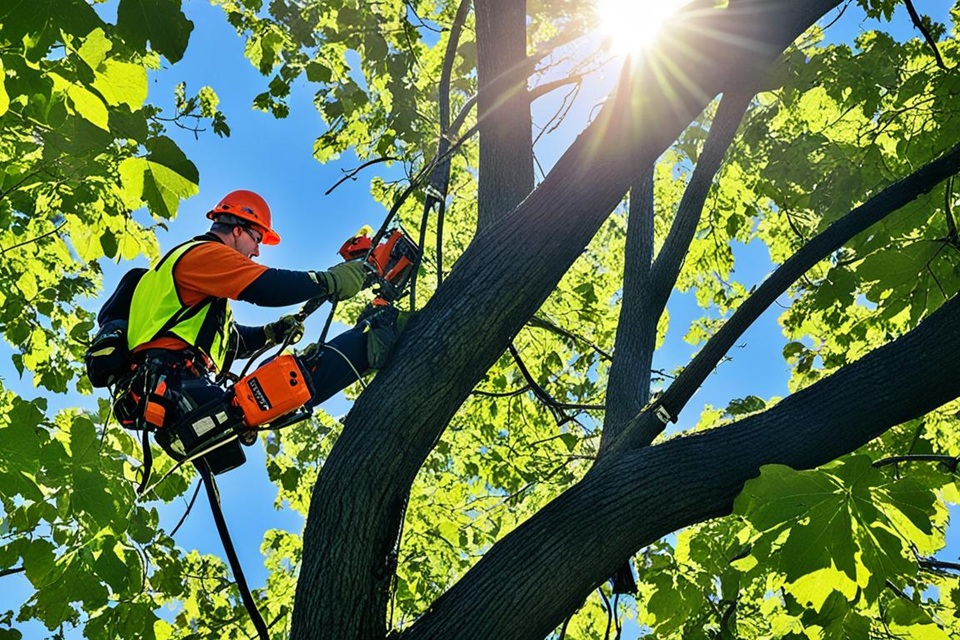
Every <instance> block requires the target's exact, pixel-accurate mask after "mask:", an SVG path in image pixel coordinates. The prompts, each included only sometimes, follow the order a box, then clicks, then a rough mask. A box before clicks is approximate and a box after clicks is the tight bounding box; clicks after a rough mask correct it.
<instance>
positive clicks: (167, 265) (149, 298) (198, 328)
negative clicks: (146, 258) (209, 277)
mask: <svg viewBox="0 0 960 640" xmlns="http://www.w3.org/2000/svg"><path fill="white" fill-rule="evenodd" d="M204 242H209V240H198V239H194V240H191V241H189V242H186V243H184V244H182V245H180V246H178V247H174V248H173V249H172V250H171V251H170V252H169V253H167V255H165V256H164V257H163V258H162V259H161V260H160V262H158V263H157V265H156V266H154V267H153V268H152V269H150V270H149V271H147V272H146V273H145V274H144V275H143V277H142V278H141V279H140V282H139V283H138V284H137V288H136V290H135V291H134V292H133V300H132V301H131V303H130V325H129V328H128V331H127V344H128V346H129V347H130V350H131V351H132V350H133V349H135V348H136V347H138V346H140V345H142V344H145V343H147V342H151V341H153V340H156V339H157V338H161V337H164V336H175V337H177V338H180V339H181V340H183V341H184V342H186V343H187V344H189V345H191V346H193V347H194V348H196V349H198V350H199V351H201V352H202V353H203V354H205V355H206V356H207V357H208V358H210V361H211V362H212V363H213V364H214V366H215V367H216V368H217V370H218V371H220V370H222V368H223V364H224V361H225V360H226V357H227V351H228V349H229V347H230V341H229V340H228V338H229V336H230V331H231V325H232V323H233V314H232V313H231V311H230V306H229V305H228V304H227V299H226V298H213V297H210V298H207V299H206V300H204V301H202V302H200V303H199V304H196V305H194V306H192V307H188V306H186V305H184V304H183V302H182V301H181V300H180V296H179V295H178V294H177V286H176V283H175V281H174V279H173V269H174V267H175V266H176V265H177V262H178V261H179V260H180V258H182V257H183V256H184V254H186V253H187V252H188V251H190V250H191V249H193V248H194V247H199V246H200V245H201V244H203V243H204ZM170 323H172V324H170ZM165 326H168V328H167V329H166V330H163V329H164V327H165Z"/></svg>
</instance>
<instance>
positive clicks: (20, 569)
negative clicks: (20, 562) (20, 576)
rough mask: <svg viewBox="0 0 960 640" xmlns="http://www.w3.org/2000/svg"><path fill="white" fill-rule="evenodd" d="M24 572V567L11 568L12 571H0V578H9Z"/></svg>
mask: <svg viewBox="0 0 960 640" xmlns="http://www.w3.org/2000/svg"><path fill="white" fill-rule="evenodd" d="M24 571H26V569H25V568H24V567H13V568H12V569H4V570H2V571H0V578H3V577H4V576H10V575H13V574H15V573H23V572H24Z"/></svg>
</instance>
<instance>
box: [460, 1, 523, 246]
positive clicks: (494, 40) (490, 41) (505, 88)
mask: <svg viewBox="0 0 960 640" xmlns="http://www.w3.org/2000/svg"><path fill="white" fill-rule="evenodd" d="M474 4H475V12H476V18H477V80H478V83H479V89H478V94H477V125H478V127H479V129H480V156H479V183H478V185H477V197H478V201H477V229H478V230H483V229H485V228H487V227H489V226H490V225H492V224H493V223H494V222H496V221H497V220H498V219H499V218H500V217H501V216H504V215H506V214H508V213H509V212H510V211H512V210H513V209H514V207H516V206H517V205H518V204H519V203H520V201H521V200H523V199H524V198H525V197H526V196H527V194H528V193H530V191H531V190H532V189H533V182H534V180H533V146H532V141H531V137H530V131H531V129H532V126H533V125H532V120H531V116H530V96H529V95H528V93H527V77H528V76H529V73H530V71H529V68H528V64H529V59H528V56H527V26H526V19H527V12H526V6H527V3H526V2H523V1H518V0H476V2H475V3H474Z"/></svg>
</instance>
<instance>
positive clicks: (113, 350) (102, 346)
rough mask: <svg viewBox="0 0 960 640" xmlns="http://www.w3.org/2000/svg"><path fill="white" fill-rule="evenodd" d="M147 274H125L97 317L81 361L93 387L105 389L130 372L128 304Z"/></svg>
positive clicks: (135, 271)
mask: <svg viewBox="0 0 960 640" xmlns="http://www.w3.org/2000/svg"><path fill="white" fill-rule="evenodd" d="M146 272H147V269H144V268H142V267H137V268H134V269H131V270H130V271H127V272H126V273H125V274H124V275H123V277H122V278H120V282H119V283H118V284H117V288H116V290H115V291H114V292H113V294H112V295H111V296H110V297H109V298H108V299H107V301H106V302H105V303H103V307H101V309H100V313H98V314H97V326H98V328H99V329H98V331H97V334H96V335H95V336H94V338H93V341H92V342H91V343H90V346H89V347H87V352H86V354H84V358H83V361H84V364H85V365H86V369H87V377H88V378H90V384H92V385H93V386H94V387H97V388H101V387H108V386H110V385H112V384H114V383H115V382H116V381H117V380H119V378H120V377H121V376H122V375H123V374H124V373H126V372H127V371H129V369H130V349H129V347H128V346H127V325H128V324H129V321H130V302H131V301H132V300H133V292H134V290H136V288H137V284H138V283H139V282H140V279H141V278H143V274H145V273H146Z"/></svg>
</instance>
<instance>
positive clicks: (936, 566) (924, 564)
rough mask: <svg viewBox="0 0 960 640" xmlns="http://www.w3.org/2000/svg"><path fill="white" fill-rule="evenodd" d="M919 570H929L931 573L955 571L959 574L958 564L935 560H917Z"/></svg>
mask: <svg viewBox="0 0 960 640" xmlns="http://www.w3.org/2000/svg"><path fill="white" fill-rule="evenodd" d="M918 560H919V563H920V568H921V569H930V570H932V571H956V572H958V573H960V564H957V563H956V562H944V561H943V560H937V559H936V558H918Z"/></svg>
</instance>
